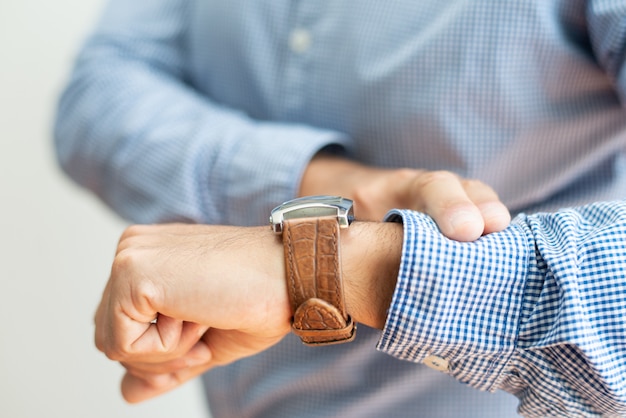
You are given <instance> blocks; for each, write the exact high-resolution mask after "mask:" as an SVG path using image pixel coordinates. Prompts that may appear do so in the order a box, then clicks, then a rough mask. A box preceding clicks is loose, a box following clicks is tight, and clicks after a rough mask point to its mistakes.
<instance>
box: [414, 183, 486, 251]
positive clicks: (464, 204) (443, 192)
mask: <svg viewBox="0 0 626 418" xmlns="http://www.w3.org/2000/svg"><path fill="white" fill-rule="evenodd" d="M412 189H413V192H414V193H415V202H416V204H417V206H418V208H417V209H418V210H422V211H423V212H425V213H427V214H428V215H430V216H431V217H432V218H433V219H434V220H435V222H436V223H437V225H438V226H439V229H440V230H441V232H442V233H443V234H444V235H445V236H447V237H448V238H451V239H455V240H457V241H473V240H475V239H477V238H479V237H480V236H481V235H482V233H483V231H484V226H485V225H484V221H483V216H482V214H481V212H480V210H479V209H478V207H477V206H476V205H475V204H474V202H472V200H471V199H470V197H469V196H468V194H467V193H466V191H465V189H464V187H463V185H462V183H461V180H460V178H459V177H458V176H456V175H454V174H453V173H450V172H447V171H425V172H422V173H421V174H419V175H418V176H416V178H415V180H414V184H413V186H412Z"/></svg>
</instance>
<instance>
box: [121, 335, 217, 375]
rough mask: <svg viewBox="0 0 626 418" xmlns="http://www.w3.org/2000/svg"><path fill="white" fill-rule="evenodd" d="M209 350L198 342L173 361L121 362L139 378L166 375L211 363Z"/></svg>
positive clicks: (202, 343) (205, 345) (204, 344)
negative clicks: (149, 375) (150, 375)
mask: <svg viewBox="0 0 626 418" xmlns="http://www.w3.org/2000/svg"><path fill="white" fill-rule="evenodd" d="M211 357H212V355H211V350H209V348H208V346H207V344H206V343H205V342H204V341H198V342H197V343H196V344H195V345H194V346H193V347H191V349H190V350H189V351H187V353H185V354H183V355H182V356H179V357H177V358H175V359H173V360H167V361H163V362H160V363H148V362H121V364H122V366H124V368H126V370H128V371H129V372H130V373H131V374H133V375H135V376H138V377H141V376H143V375H148V374H168V373H174V372H177V371H179V370H184V369H188V368H191V367H196V366H200V365H203V364H207V363H209V362H210V361H211Z"/></svg>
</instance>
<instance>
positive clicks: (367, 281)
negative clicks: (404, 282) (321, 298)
mask: <svg viewBox="0 0 626 418" xmlns="http://www.w3.org/2000/svg"><path fill="white" fill-rule="evenodd" d="M402 244H403V228H402V224H399V223H395V222H359V221H356V222H354V223H353V224H352V226H351V227H350V228H348V229H345V230H342V233H341V252H342V255H341V256H342V269H343V274H344V286H345V294H346V304H347V309H348V312H349V313H350V315H351V316H352V317H353V319H354V320H355V321H356V322H359V323H362V324H365V325H368V326H370V327H374V328H378V329H382V328H383V327H384V325H385V320H386V317H387V310H388V309H389V305H390V303H391V299H392V297H393V293H394V290H395V285H396V280H397V276H398V270H399V267H400V259H401V256H402Z"/></svg>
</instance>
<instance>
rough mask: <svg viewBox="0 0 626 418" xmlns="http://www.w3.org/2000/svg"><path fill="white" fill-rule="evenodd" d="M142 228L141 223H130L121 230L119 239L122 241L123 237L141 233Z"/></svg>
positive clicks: (126, 237)
mask: <svg viewBox="0 0 626 418" xmlns="http://www.w3.org/2000/svg"><path fill="white" fill-rule="evenodd" d="M143 229H144V226H143V225H130V226H128V227H127V228H126V229H125V230H124V232H122V235H121V236H120V241H123V240H125V239H128V238H131V237H136V236H138V235H141V234H142V233H143Z"/></svg>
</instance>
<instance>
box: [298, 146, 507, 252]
mask: <svg viewBox="0 0 626 418" xmlns="http://www.w3.org/2000/svg"><path fill="white" fill-rule="evenodd" d="M319 194H334V195H338V196H343V197H347V198H350V199H352V200H354V207H355V215H356V217H357V219H362V220H374V221H379V220H381V219H382V218H383V216H385V214H386V213H387V212H388V211H389V210H390V209H394V208H397V209H412V210H417V211H420V212H424V213H426V214H428V215H430V216H431V217H432V218H433V219H434V220H435V222H436V223H437V225H438V226H439V229H440V230H441V232H442V233H443V234H444V235H445V236H447V237H448V238H451V239H455V240H458V241H473V240H475V239H477V238H478V237H480V236H481V235H484V234H488V233H491V232H496V231H501V230H503V229H504V228H506V227H507V226H508V225H509V222H510V221H511V216H510V214H509V211H508V210H507V209H506V207H505V206H504V205H503V204H502V202H500V200H499V199H498V196H497V194H496V193H495V192H494V191H493V189H492V188H491V187H489V186H487V185H486V184H484V183H482V182H480V181H478V180H468V179H462V178H460V177H459V176H457V175H455V174H453V173H450V172H447V171H424V170H414V169H408V168H405V169H396V170H391V169H380V168H373V167H368V166H365V165H362V164H358V163H355V162H352V161H349V160H346V159H343V158H339V157H334V156H329V155H325V154H319V155H317V156H316V157H315V158H314V159H313V160H312V161H311V162H310V164H309V166H308V167H307V169H306V170H305V172H304V175H303V177H302V181H301V185H300V192H299V195H300V196H308V195H319Z"/></svg>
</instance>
